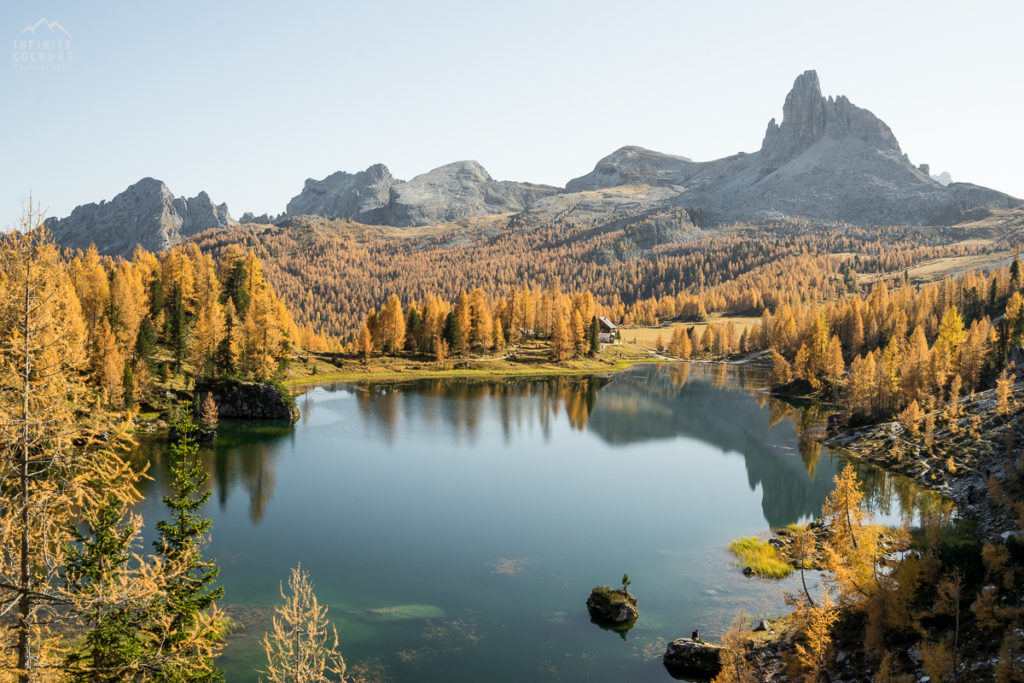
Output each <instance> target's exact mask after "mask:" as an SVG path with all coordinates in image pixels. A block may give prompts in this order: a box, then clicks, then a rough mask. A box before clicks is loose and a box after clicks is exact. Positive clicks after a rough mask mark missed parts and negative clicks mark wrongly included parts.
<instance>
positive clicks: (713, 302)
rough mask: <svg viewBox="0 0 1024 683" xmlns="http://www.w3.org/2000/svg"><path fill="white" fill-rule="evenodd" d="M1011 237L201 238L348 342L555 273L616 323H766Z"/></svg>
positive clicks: (471, 232)
mask: <svg viewBox="0 0 1024 683" xmlns="http://www.w3.org/2000/svg"><path fill="white" fill-rule="evenodd" d="M1008 232H1009V230H1008V229H1004V228H999V227H995V228H985V229H982V230H971V229H964V228H905V227H890V228H871V229H868V228H858V227H852V226H844V225H812V224H808V223H794V222H785V223H771V224H763V225H737V226H731V227H728V228H717V229H713V230H703V229H699V228H697V227H695V226H694V225H693V223H692V222H691V220H690V217H689V216H688V215H687V214H686V212H683V211H681V210H676V211H670V212H651V213H645V214H640V215H636V216H629V217H623V218H618V219H615V220H612V221H582V222H570V221H555V222H550V223H545V224H543V225H540V226H530V225H527V224H524V223H522V222H521V221H520V220H519V219H518V218H516V217H512V218H509V217H503V218H501V219H494V220H491V221H478V222H472V223H466V224H463V225H448V226H443V227H439V228H431V229H415V230H413V231H412V232H402V231H397V230H394V229H390V230H389V229H386V228H379V227H373V226H362V225H359V224H356V223H351V222H349V221H343V220H327V219H322V218H312V217H306V218H305V219H289V220H288V221H285V222H284V223H282V224H281V225H279V226H268V225H243V226H239V227H233V228H224V229H218V230H215V231H208V232H206V233H204V234H203V235H200V236H198V237H197V241H196V243H197V244H198V245H199V246H200V248H201V249H202V250H203V251H206V252H210V253H212V254H213V255H214V256H215V257H216V256H217V255H218V254H220V253H221V251H223V250H224V249H226V248H227V247H228V245H231V244H238V245H241V246H242V247H243V248H245V249H249V250H252V252H253V253H254V254H255V255H256V256H258V257H259V258H261V259H262V260H263V262H264V265H265V268H266V275H267V278H268V280H269V281H270V282H271V283H272V284H273V286H274V288H275V289H276V290H277V291H278V292H279V293H280V294H281V296H282V297H283V298H284V300H285V301H287V303H288V306H289V308H290V309H291V310H292V311H293V312H294V314H295V316H296V319H297V320H298V321H299V322H300V323H301V324H303V325H308V326H310V327H311V328H312V329H317V330H323V331H324V332H326V333H329V334H331V335H337V336H341V337H343V338H348V339H352V338H354V335H355V334H356V333H357V332H358V329H359V326H360V324H361V322H362V321H363V320H364V319H365V317H366V315H367V314H368V313H369V312H370V311H371V310H376V309H377V308H379V306H380V305H381V304H382V303H383V302H384V301H385V300H386V298H387V297H388V296H389V295H390V294H396V295H397V296H398V297H399V299H400V300H401V301H402V302H403V303H406V304H407V303H410V302H413V301H422V300H423V299H424V298H425V297H427V296H428V295H437V296H440V297H442V298H444V299H445V300H448V301H452V302H454V301H455V300H456V299H457V298H458V296H459V294H460V293H461V292H462V291H463V290H465V291H467V292H468V291H471V290H473V289H475V288H481V289H482V290H483V291H484V292H485V293H486V294H487V296H488V297H490V298H491V299H492V300H496V299H497V298H498V297H507V296H509V295H510V293H511V292H512V291H513V290H521V289H522V288H523V287H540V288H543V287H545V286H547V285H548V284H549V283H550V281H551V280H553V279H554V278H555V277H558V278H559V279H560V280H561V283H562V286H563V287H565V288H567V289H570V290H576V291H583V290H589V291H591V292H592V293H593V294H594V297H595V300H596V302H597V306H598V309H599V310H600V311H602V312H603V313H606V314H607V315H608V316H609V317H611V318H613V319H615V320H616V321H618V322H625V323H632V322H636V323H645V324H653V323H656V322H658V321H659V320H665V319H671V318H676V317H681V318H683V319H686V320H697V319H699V318H700V317H701V316H703V315H704V314H707V313H711V312H716V311H717V312H723V313H732V314H743V315H754V316H759V315H761V313H762V312H763V311H764V309H765V308H767V309H769V310H774V309H775V308H776V307H778V306H779V305H780V304H782V303H784V302H785V303H790V304H791V305H793V304H798V303H803V302H806V303H813V302H820V301H827V300H834V299H836V298H837V297H839V296H841V295H843V294H845V293H848V292H852V291H857V290H858V289H859V287H860V286H861V284H862V281H863V276H870V275H892V276H895V275H897V274H902V271H903V270H905V269H907V268H910V267H912V266H914V265H915V264H918V263H921V262H923V261H925V260H928V259H936V258H940V257H955V256H966V255H972V254H989V253H993V252H998V251H1000V250H1006V249H1008V246H1009V241H1010V239H1011V238H1010V237H1009V236H1008Z"/></svg>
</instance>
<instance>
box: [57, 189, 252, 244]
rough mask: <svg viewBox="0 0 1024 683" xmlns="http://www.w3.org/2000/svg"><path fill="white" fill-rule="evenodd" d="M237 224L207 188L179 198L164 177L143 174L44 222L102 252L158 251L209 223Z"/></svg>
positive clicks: (63, 238)
mask: <svg viewBox="0 0 1024 683" xmlns="http://www.w3.org/2000/svg"><path fill="white" fill-rule="evenodd" d="M234 223H235V220H234V219H233V218H232V217H231V214H230V213H229V212H228V207H227V205H226V204H214V203H213V201H212V200H211V199H210V197H209V195H207V194H206V193H205V192H200V193H199V194H197V195H196V196H195V197H192V198H185V197H175V196H174V194H173V193H172V192H171V191H170V190H169V189H168V188H167V186H166V185H164V184H163V183H162V182H161V181H159V180H156V179H154V178H143V179H142V180H140V181H139V182H137V183H135V184H134V185H131V186H130V187H128V189H126V190H125V191H124V192H121V193H120V194H118V195H116V196H115V197H114V198H113V199H111V200H110V201H109V202H108V201H101V202H100V203H99V204H84V205H82V206H79V207H76V208H75V210H74V211H72V212H71V215H70V216H68V217H67V218H62V219H50V220H48V221H47V222H46V225H47V229H48V230H49V231H50V234H51V235H52V236H53V238H54V240H55V241H56V242H58V243H59V244H63V245H64V246H67V247H73V248H79V249H85V248H86V247H88V246H89V245H90V244H95V245H96V248H97V249H98V250H99V251H100V252H101V253H103V254H111V255H120V256H130V255H131V253H132V251H133V250H134V249H135V245H141V246H142V247H144V248H146V249H149V250H150V251H159V250H161V249H166V248H167V247H170V246H173V245H175V244H177V243H179V242H181V241H182V240H184V239H187V238H189V237H191V236H193V235H196V234H198V233H200V232H202V231H204V230H207V229H209V228H216V227H223V226H226V225H233V224H234Z"/></svg>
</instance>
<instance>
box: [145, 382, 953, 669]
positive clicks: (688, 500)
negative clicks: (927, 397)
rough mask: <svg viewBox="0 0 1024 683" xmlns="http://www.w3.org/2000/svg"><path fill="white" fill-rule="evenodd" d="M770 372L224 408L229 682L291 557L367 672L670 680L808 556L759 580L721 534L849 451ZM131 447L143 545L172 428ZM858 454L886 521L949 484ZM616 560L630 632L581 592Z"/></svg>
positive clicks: (252, 654)
mask: <svg viewBox="0 0 1024 683" xmlns="http://www.w3.org/2000/svg"><path fill="white" fill-rule="evenodd" d="M767 386H768V377H767V375H766V374H765V373H764V372H763V371H759V370H756V369H749V368H743V367H737V366H731V365H724V364H699V363H693V364H690V363H667V364H643V365H638V366H634V367H633V368H631V369H629V370H626V371H623V372H620V373H617V374H614V375H605V376H591V377H557V378H550V379H534V380H524V379H510V380H507V381H471V380H443V379H442V380H422V381H411V382H405V383H393V382H392V383H380V384H339V385H335V386H322V387H317V388H313V389H310V390H309V391H307V392H305V393H304V394H302V395H300V396H299V397H298V398H297V403H298V407H299V409H300V412H301V417H300V419H299V421H298V423H297V424H295V425H294V426H290V425H287V424H277V423H268V422H240V421H235V422H227V421H225V422H222V423H221V426H220V429H219V430H218V438H217V440H216V442H214V443H213V444H210V445H204V447H203V449H202V451H201V457H202V459H203V461H204V463H205V465H206V467H207V469H208V471H209V473H210V482H209V485H210V487H211V489H212V492H213V494H212V496H211V498H210V501H209V503H208V504H207V506H206V508H205V515H206V516H208V517H210V518H212V520H213V527H212V539H211V541H210V543H209V544H208V545H207V546H206V547H205V550H204V554H205V555H206V556H207V557H211V558H215V559H216V560H217V562H218V564H219V565H220V567H221V574H220V581H221V583H222V585H223V586H224V588H225V591H226V593H225V598H224V600H223V601H222V605H223V607H224V608H225V610H226V611H227V613H228V614H229V615H230V616H231V617H232V618H233V620H234V621H235V623H236V628H235V630H234V632H233V633H232V634H231V635H230V637H229V640H228V644H227V647H226V648H225V650H224V653H223V656H222V657H221V658H220V659H219V660H218V661H219V664H220V666H221V667H222V668H223V669H224V670H225V672H226V673H227V680H228V681H229V682H231V683H235V682H242V683H244V682H248V681H256V680H257V679H258V674H257V671H256V670H257V669H258V668H262V667H263V665H264V663H265V657H264V655H263V651H262V647H261V645H260V642H259V639H260V637H261V636H262V635H263V634H264V633H265V632H266V631H267V630H269V628H270V620H271V616H272V614H273V606H274V605H275V604H277V603H278V602H279V600H280V593H279V591H280V585H281V583H282V582H285V584H286V583H287V578H288V575H289V571H290V569H291V568H292V567H295V566H296V565H297V564H299V563H301V565H302V567H303V568H304V569H305V570H307V571H308V572H309V574H310V577H311V579H312V581H313V583H314V584H315V587H316V594H317V596H318V598H319V599H320V601H321V602H323V603H326V604H327V605H329V608H330V610H329V613H328V617H329V618H330V619H331V620H332V621H333V623H334V624H335V625H336V626H337V628H338V631H339V633H340V637H341V651H342V654H343V655H344V657H345V661H346V663H347V664H348V668H349V673H350V675H352V674H358V675H359V676H362V677H363V678H362V679H358V678H357V679H356V680H366V681H395V682H396V683H398V682H405V681H417V682H419V681H426V682H430V681H446V682H448V681H663V682H664V681H670V680H672V679H671V677H670V676H669V674H668V673H667V672H666V670H665V669H664V667H663V666H662V664H661V655H662V654H663V652H664V651H665V646H666V644H667V642H668V641H670V640H672V639H675V638H678V637H682V636H688V635H689V634H690V632H691V631H693V630H694V629H699V630H700V632H701V635H702V636H703V637H705V638H708V639H709V640H713V639H717V638H718V637H720V636H721V635H722V634H723V633H724V632H725V630H726V629H727V628H728V626H729V624H730V623H731V622H732V620H733V619H734V618H735V616H736V615H737V614H739V613H744V614H745V615H747V616H748V617H749V618H750V619H756V618H760V617H767V618H771V617H774V616H776V615H778V614H781V613H784V612H785V611H786V607H785V603H784V600H783V594H784V592H786V591H789V592H794V593H795V592H796V591H797V590H798V589H797V586H798V584H799V576H798V575H793V576H790V577H789V578H787V579H784V580H782V581H770V580H762V579H758V578H746V577H744V576H743V574H742V572H741V571H740V568H739V567H737V566H736V565H735V564H734V562H733V559H732V556H731V555H730V554H729V552H728V550H727V549H726V546H727V544H728V543H729V542H730V541H732V540H734V539H736V538H738V537H741V536H752V535H761V536H762V537H764V536H765V535H766V534H767V532H768V530H769V529H770V528H776V527H781V526H784V525H787V524H790V523H793V522H799V521H806V520H809V519H812V518H813V517H814V516H815V515H816V514H817V513H818V512H819V511H820V509H821V505H822V503H823V502H824V501H825V498H826V496H827V495H828V493H829V492H830V491H831V488H832V478H833V476H834V475H835V474H836V473H837V472H839V471H840V470H841V469H842V467H843V466H844V465H845V463H846V459H845V458H844V457H843V456H841V455H839V454H835V453H832V452H829V451H828V450H827V449H824V448H821V447H820V446H819V445H818V444H817V443H816V442H815V440H814V439H813V435H814V434H815V431H816V430H820V429H821V426H822V423H823V421H824V418H825V417H826V412H825V411H824V409H823V408H821V407H820V406H816V405H804V406H800V405H792V404H790V403H786V402H783V401H780V400H777V399H775V398H771V397H769V396H768V394H767V393H766V392H765V389H766V387H767ZM139 457H140V458H142V459H147V458H148V460H149V462H150V471H149V475H150V477H151V478H152V479H151V480H148V481H146V482H145V486H144V493H145V496H146V498H145V500H144V501H143V502H142V503H141V504H140V505H139V511H140V512H141V513H142V515H143V517H144V519H145V522H146V529H145V531H146V536H147V547H148V542H149V541H151V540H152V539H153V537H154V531H153V527H154V524H155V522H156V521H157V520H158V519H160V518H161V517H163V516H164V515H165V508H164V506H163V503H162V501H161V496H162V495H163V494H164V493H166V486H167V480H168V475H167V446H166V444H165V443H159V442H152V443H149V444H148V445H144V446H143V448H142V449H141V451H140V454H139ZM858 473H859V475H860V477H861V480H862V482H863V484H864V487H865V490H866V495H865V500H866V501H867V503H868V505H869V506H870V508H871V510H872V512H873V514H874V515H875V516H876V518H881V519H882V520H888V521H891V522H892V523H897V522H898V521H899V520H900V519H901V518H902V517H903V516H904V515H914V514H915V513H917V512H918V511H919V510H921V509H923V508H925V507H927V506H933V505H941V504H942V502H941V501H940V500H939V499H938V498H937V496H934V495H933V494H929V493H927V492H923V491H921V490H920V489H918V488H916V487H915V486H914V485H913V484H912V483H911V482H910V481H909V480H907V479H904V478H900V477H897V476H893V475H889V474H887V473H885V472H883V471H881V470H878V469H875V468H872V467H870V466H866V465H858ZM624 573H628V574H629V576H630V578H631V580H632V587H631V591H632V593H633V594H634V595H636V596H637V598H638V601H639V603H638V607H639V609H640V618H639V619H638V620H637V622H636V624H635V626H634V627H633V628H632V629H631V630H629V631H628V632H626V633H618V632H615V631H611V630H605V629H603V628H601V627H599V626H598V625H596V624H594V623H591V620H590V616H589V614H588V612H587V609H586V606H585V601H586V599H587V597H588V595H589V594H590V590H591V588H593V587H594V586H597V585H611V586H613V587H614V586H617V585H618V584H619V582H620V579H621V578H622V575H623V574H624ZM811 575H812V576H814V574H813V572H812V573H811ZM353 678H355V676H353Z"/></svg>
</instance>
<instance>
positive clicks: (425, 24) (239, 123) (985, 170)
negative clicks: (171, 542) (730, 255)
mask: <svg viewBox="0 0 1024 683" xmlns="http://www.w3.org/2000/svg"><path fill="white" fill-rule="evenodd" d="M43 17H45V18H46V19H48V20H50V21H57V22H59V23H60V26H62V27H63V28H64V29H65V30H66V31H67V33H68V34H70V38H69V40H70V46H67V47H68V51H69V52H70V59H71V68H70V70H64V71H61V70H56V69H49V70H45V71H37V70H23V69H20V68H19V65H18V64H17V63H16V62H15V59H16V53H17V52H18V46H17V45H16V41H18V40H19V39H25V38H26V36H27V34H24V33H22V30H23V29H24V28H25V26H28V25H34V24H35V23H36V22H37V21H38V20H39V19H40V18H43ZM1022 25H1024V3H1020V2H1011V1H1007V2H977V3H960V2H947V3H941V2H906V1H903V0H900V1H899V2H894V1H893V0H887V1H885V2H859V3H851V2H844V3H826V2H821V1H820V0H818V1H816V2H786V1H784V0H779V1H776V2H764V1H763V0H757V1H753V2H717V3H710V2H705V1H701V2H691V1H687V2H682V1H671V2H647V1H645V0H635V1H634V2H629V3H622V2H615V3H611V2H609V3H602V2H579V3H569V2H565V3H560V2H553V1H552V0H547V1H546V2H521V1H517V2H505V3H501V4H498V3H485V2H464V3H463V2H423V1H422V0H420V1H417V2H408V3H405V2H402V3H400V2H386V1H371V2H365V1H362V2H358V3H355V2H302V1H295V0H291V1H289V2H273V3H270V2H256V1H249V2H166V3H154V2H148V1H147V2H139V1H136V2H106V1H104V2H99V1H96V0H70V1H56V0H53V1H51V0H33V1H31V2H29V1H25V0H11V1H7V2H4V3H3V4H2V6H0V35H2V36H3V37H4V38H6V39H7V41H8V42H7V44H8V46H9V50H10V51H9V53H8V54H7V55H4V56H3V57H2V60H3V61H2V62H0V83H2V92H3V95H4V97H3V106H2V108H0V112H2V113H0V122H2V124H3V125H2V126H0V153H2V155H3V161H4V163H3V164H2V165H0V188H2V190H0V192H2V193H0V225H9V224H11V223H13V221H14V219H15V218H16V217H17V215H18V213H19V211H20V206H21V204H22V202H23V201H24V200H26V199H27V197H28V194H29V192H32V193H33V195H34V196H35V197H36V198H37V199H39V200H40V201H41V202H42V204H43V205H44V206H45V207H47V208H48V213H49V215H53V216H63V215H66V214H67V213H68V212H70V210H71V209H72V208H73V207H74V206H75V205H77V204H81V203H85V202H88V201H98V200H100V199H109V198H111V197H113V196H114V195H115V194H116V193H118V192H120V191H121V190H123V189H124V188H125V187H127V186H128V185H129V184H131V183H133V182H135V181H136V180H138V179H139V178H141V177H143V176H153V177H156V178H160V179H161V180H163V181H165V182H166V183H167V184H168V185H169V186H170V188H171V190H172V191H173V192H175V193H176V194H185V195H189V196H191V195H193V194H195V193H196V192H198V191H200V190H206V191H208V192H209V193H210V195H211V197H212V198H213V199H214V200H215V201H217V202H222V201H224V202H227V203H228V206H229V207H230V209H231V211H232V214H233V215H234V216H236V217H237V216H240V215H241V214H242V213H243V212H244V211H254V212H256V213H262V212H271V213H277V212H279V211H281V210H283V209H284V206H285V204H286V202H287V201H288V199H289V198H290V197H291V196H293V195H295V194H296V193H298V192H299V190H300V189H301V188H302V183H303V181H304V180H305V179H306V178H307V177H316V178H321V177H323V176H325V175H327V174H329V173H332V172H334V171H336V170H348V171H357V170H361V169H363V168H365V167H367V166H368V165H370V164H372V163H375V162H383V163H385V164H387V165H388V166H389V168H390V169H391V171H392V173H394V174H395V176H397V177H400V178H405V179H408V178H410V177H412V176H414V175H416V174H419V173H422V172H425V171H428V170H430V169H431V168H434V167H437V166H440V165H441V164H444V163H447V162H450V161H454V160H458V159H476V160H478V161H479V162H481V163H482V164H483V165H484V166H485V167H486V168H487V169H488V170H489V171H490V173H491V175H492V176H494V177H495V178H499V179H509V180H529V181H533V182H541V183H550V184H554V185H564V184H565V182H566V181H567V180H569V179H570V178H573V177H575V176H579V175H582V174H584V173H586V172H588V171H590V170H591V169H592V168H593V166H594V163H595V162H596V161H597V160H598V159H599V158H601V157H602V156H604V155H606V154H608V153H609V152H611V151H612V150H614V149H616V148H618V147H620V146H622V145H627V144H636V145H642V146H644V147H649V148H652V149H656V150H659V151H663V152H668V153H674V154H682V155H685V156H688V157H691V158H693V159H698V160H706V159H713V158H717V157H721V156H725V155H728V154H732V153H735V152H737V151H748V152H751V151H755V150H756V149H758V148H759V146H760V144H761V138H762V137H763V135H764V131H765V126H766V125H767V122H768V119H769V118H771V117H773V116H774V117H781V111H782V103H783V100H784V98H785V95H786V93H787V92H788V90H789V88H790V86H791V85H792V82H793V79H794V78H795V77H796V76H797V75H798V74H799V73H801V72H802V71H804V70H805V69H809V68H814V69H817V70H818V74H819V76H820V78H821V82H822V88H823V90H824V93H825V94H826V95H828V94H833V95H838V94H845V95H847V96H848V97H849V98H850V99H851V100H852V101H853V102H854V103H855V104H857V105H859V106H862V107H866V108H868V109H870V110H871V111H873V112H874V113H875V114H877V115H878V116H880V117H881V118H882V119H883V120H885V121H886V122H887V123H888V124H889V125H890V127H891V128H892V129H893V132H894V133H895V134H896V137H897V138H898V139H899V141H900V144H901V145H902V147H903V149H904V151H906V152H907V153H908V154H909V155H910V158H911V160H912V161H913V162H914V163H921V162H927V163H929V164H931V166H932V171H933V173H934V172H938V171H942V170H948V171H949V172H950V173H951V174H952V175H953V178H954V179H955V180H965V181H970V182H975V183H979V184H983V185H988V186H991V187H994V188H996V189H999V190H1003V191H1006V192H1009V193H1011V194H1014V195H1016V196H1018V197H1024V168H1022V159H1024V133H1022V131H1021V127H1022V113H1024V88H1022V87H1021V76H1022V73H1024V68H1022V67H1024V53H1022V51H1021V37H1020V27H1021V26H1022ZM44 34H48V36H49V37H51V38H52V37H54V36H55V37H58V38H66V36H64V35H63V34H60V33H59V29H57V28H53V29H49V28H46V27H45V26H41V27H40V28H38V29H37V30H36V35H37V36H39V37H40V39H41V38H42V37H43V35H44ZM61 49H63V48H61ZM51 51H52V50H51ZM58 51H59V50H58Z"/></svg>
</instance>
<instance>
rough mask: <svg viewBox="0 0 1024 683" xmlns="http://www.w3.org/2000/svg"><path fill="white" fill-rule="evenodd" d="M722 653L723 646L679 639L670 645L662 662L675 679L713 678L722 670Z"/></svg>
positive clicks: (690, 639) (689, 639)
mask: <svg viewBox="0 0 1024 683" xmlns="http://www.w3.org/2000/svg"><path fill="white" fill-rule="evenodd" d="M721 651H722V646H721V645H713V644H711V643H706V642H704V641H703V640H694V639H693V638H679V639H677V640H673V641H672V642H671V643H669V644H668V648H667V649H666V650H665V654H664V656H662V658H661V661H662V663H663V664H664V665H665V668H666V669H668V672H669V673H670V674H672V675H673V676H674V677H678V676H687V677H690V676H696V677H701V678H712V677H714V676H716V675H717V674H718V672H719V671H720V670H721V669H722V664H721V662H720V654H721Z"/></svg>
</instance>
